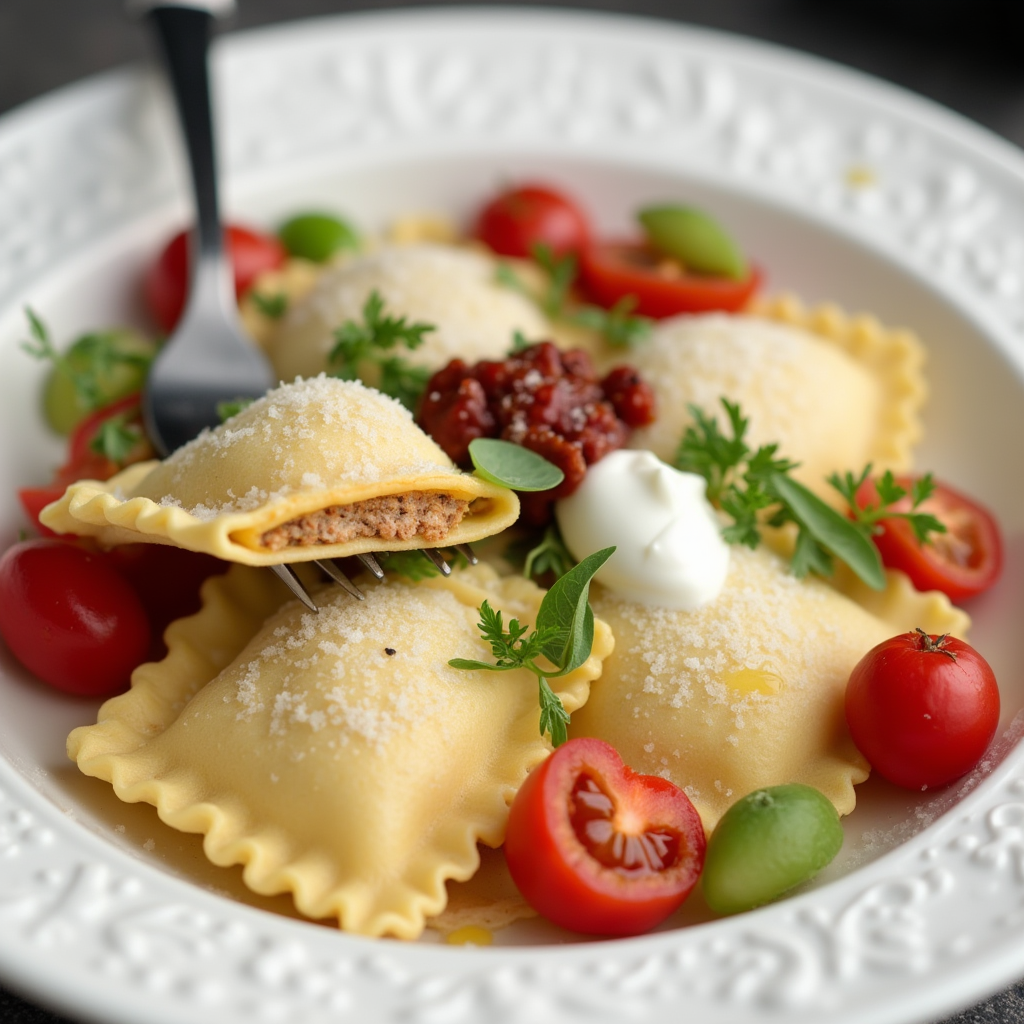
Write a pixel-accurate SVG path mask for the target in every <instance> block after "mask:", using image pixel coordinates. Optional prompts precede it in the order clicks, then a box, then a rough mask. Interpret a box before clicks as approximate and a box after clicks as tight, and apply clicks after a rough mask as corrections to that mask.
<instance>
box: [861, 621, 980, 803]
mask: <svg viewBox="0 0 1024 1024" xmlns="http://www.w3.org/2000/svg"><path fill="white" fill-rule="evenodd" d="M846 721H847V723H848V725H849V727H850V735H851V736H852V737H853V741H854V743H856V744H857V747H858V749H859V750H860V752H861V753H862V754H863V755H864V756H865V757H866V758H867V759H868V761H869V762H870V764H871V766H872V768H874V769H875V770H876V771H877V772H878V773H879V774H880V775H882V776H883V777H884V778H886V779H888V780H889V781H890V782H894V783H896V785H897V786H906V787H907V788H908V789H924V788H926V787H928V786H942V785H945V784H946V783H947V782H952V781H953V780H954V779H958V778H959V777H960V776H961V775H963V774H965V773H966V772H969V771H970V770H971V769H972V768H973V767H974V766H975V765H976V764H977V763H978V761H980V760H981V757H982V755H983V754H984V753H985V751H986V749H987V748H988V745H989V743H990V742H991V740H992V736H993V735H994V734H995V731H996V725H997V724H998V722H999V688H998V687H997V686H996V678H995V675H994V674H993V672H992V669H991V668H990V667H989V664H988V662H986V661H985V659H984V658H983V657H982V656H981V655H980V654H978V652H977V651H976V650H974V648H973V647H971V646H969V645H968V644H966V643H964V642H963V641H962V640H957V639H956V638H955V637H951V636H941V637H936V636H929V635H928V634H927V633H925V632H924V631H923V630H916V631H915V632H912V633H904V634H902V635H901V636H895V637H893V638H892V639H891V640H886V641H884V642H883V643H880V644H879V645H878V646H877V647H873V648H872V649H871V650H870V651H868V653H867V654H865V655H864V657H863V658H862V659H861V660H860V662H858V664H857V666H856V667H855V668H854V670H853V673H852V674H851V676H850V682H849V684H848V685H847V688H846Z"/></svg>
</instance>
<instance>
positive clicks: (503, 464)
mask: <svg viewBox="0 0 1024 1024" xmlns="http://www.w3.org/2000/svg"><path fill="white" fill-rule="evenodd" d="M469 457H470V459H471V460H472V462H473V468H474V469H475V470H476V475H477V476H479V477H482V478H483V479H484V480H488V481H490V482H491V483H492V484H498V486H499V487H509V488H511V489H512V490H514V491H549V490H551V488H552V487H557V486H558V485H559V484H560V483H561V482H562V481H563V480H564V479H565V474H564V473H563V472H562V471H561V470H560V469H559V468H558V467H557V466H556V465H555V464H554V463H553V462H548V460H547V459H545V458H544V456H543V455H538V454H537V453H536V452H534V451H531V450H530V449H529V448H524V447H523V446H522V445H521V444H513V443H512V442H511V441H502V440H501V439H500V438H497V437H477V438H474V439H473V440H472V441H470V442H469Z"/></svg>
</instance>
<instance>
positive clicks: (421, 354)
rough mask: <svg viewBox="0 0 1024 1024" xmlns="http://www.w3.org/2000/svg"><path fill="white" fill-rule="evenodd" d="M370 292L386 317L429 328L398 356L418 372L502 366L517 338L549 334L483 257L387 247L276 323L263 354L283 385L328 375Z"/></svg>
mask: <svg viewBox="0 0 1024 1024" xmlns="http://www.w3.org/2000/svg"><path fill="white" fill-rule="evenodd" d="M374 290H376V291H377V292H378V293H379V294H380V296H381V298H382V299H383V300H384V310H385V312H386V313H387V314H388V315H391V316H404V317H406V318H408V319H409V320H410V322H419V323H428V324H431V325H433V327H434V328H435V329H434V330H433V331H429V332H427V333H426V334H425V335H424V337H423V344H422V345H420V346H419V347H418V348H416V349H414V350H412V351H410V352H407V353H403V358H405V359H407V360H408V361H409V362H410V363H414V364H416V365H418V366H427V367H429V368H431V369H440V368H441V367H442V366H444V365H445V364H446V363H448V362H449V361H450V360H452V359H456V358H458V359H464V360H466V361H467V362H470V363H473V362H476V361H477V360H479V359H498V358H502V357H504V356H505V354H506V353H507V352H508V350H509V349H510V348H511V345H512V339H513V336H514V334H515V332H516V331H517V330H518V331H522V333H523V334H524V335H525V336H526V337H527V338H529V339H530V340H531V341H538V340H540V339H542V338H545V337H547V335H548V332H549V326H548V323H547V320H546V319H545V317H544V316H543V315H542V314H541V313H540V312H539V311H538V309H537V308H536V306H535V305H534V304H533V303H532V302H530V301H529V300H528V299H526V298H524V297H523V296H522V295H520V294H518V293H517V292H515V291H512V290H510V289H508V288H504V287H502V286H501V285H499V284H497V283H496V281H495V263H494V260H492V259H490V258H489V257H487V256H485V255H483V254H482V253H478V252H473V251H470V250H467V249H457V248H455V247H453V246H445V245H436V244H428V243H422V244H418V245H403V246H385V247H384V248H382V249H380V250H379V251H377V252H374V253H370V254H368V255H366V256H362V257H359V258H356V259H353V260H349V261H346V262H344V263H341V264H339V265H338V266H334V267H330V268H328V269H326V270H325V271H324V272H323V274H322V275H321V276H320V278H319V280H318V281H317V283H316V285H315V286H314V287H313V288H312V289H311V290H310V291H309V292H308V293H307V294H306V295H305V296H304V297H303V298H302V299H301V300H300V301H298V302H297V303H295V305H294V306H292V307H291V308H290V309H289V310H288V312H287V313H286V314H285V315H284V317H283V318H282V319H281V320H280V321H279V324H278V327H277V330H276V331H275V333H274V335H273V337H271V338H270V340H269V342H268V345H267V354H268V355H269V356H270V359H271V362H272V363H273V364H274V368H275V369H276V370H277V372H278V375H279V376H280V377H281V379H282V380H291V379H292V378H293V377H295V376H298V375H302V376H311V375H314V374H317V373H320V372H321V371H323V370H325V369H327V361H328V357H329V355H330V352H331V349H332V348H333V347H334V332H335V330H337V328H338V327H340V326H341V325H342V324H343V323H344V322H345V321H347V320H354V321H356V322H361V321H362V319H363V304H364V303H365V302H366V299H367V298H368V297H369V295H370V293H371V292H372V291H374Z"/></svg>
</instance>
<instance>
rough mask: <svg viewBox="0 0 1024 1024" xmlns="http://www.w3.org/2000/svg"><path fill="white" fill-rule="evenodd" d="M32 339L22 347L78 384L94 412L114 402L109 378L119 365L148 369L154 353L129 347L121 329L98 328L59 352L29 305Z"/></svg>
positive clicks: (86, 405)
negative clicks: (119, 330) (118, 330)
mask: <svg viewBox="0 0 1024 1024" xmlns="http://www.w3.org/2000/svg"><path fill="white" fill-rule="evenodd" d="M25 316H26V317H28V324H29V333H30V335H31V340H29V341H26V342H23V343H22V346H21V347H22V350H23V351H25V352H27V353H28V354H29V355H30V356H34V357H35V358H36V359H44V360H47V361H48V362H51V363H52V364H53V365H54V367H55V369H56V370H57V371H58V372H60V373H63V374H64V375H66V376H67V378H68V380H70V381H71V383H72V385H73V386H74V389H75V393H76V395H77V396H78V399H79V401H80V402H81V403H82V407H83V408H84V409H85V410H86V411H88V412H93V411H95V410H96V409H99V408H101V407H102V406H104V405H106V404H107V403H108V402H109V401H110V398H111V396H110V388H109V381H110V380H111V377H112V376H113V374H114V372H115V370H116V368H117V367H118V366H136V367H139V368H141V369H142V370H143V371H145V370H147V369H148V367H149V364H150V363H151V362H152V361H153V353H152V352H149V351H144V350H140V349H138V348H129V347H126V345H125V342H124V337H123V335H122V334H120V333H119V332H117V331H94V332H92V333H89V334H83V335H82V336H81V337H80V338H78V339H77V340H76V341H75V342H74V344H73V345H72V346H71V348H70V349H68V351H67V352H59V351H58V350H57V347H56V346H55V345H54V343H53V339H52V338H51V337H50V332H49V331H48V330H47V328H46V325H45V324H44V323H43V321H42V320H40V319H39V317H38V316H37V315H36V314H35V312H33V310H31V309H29V308H28V307H26V309H25Z"/></svg>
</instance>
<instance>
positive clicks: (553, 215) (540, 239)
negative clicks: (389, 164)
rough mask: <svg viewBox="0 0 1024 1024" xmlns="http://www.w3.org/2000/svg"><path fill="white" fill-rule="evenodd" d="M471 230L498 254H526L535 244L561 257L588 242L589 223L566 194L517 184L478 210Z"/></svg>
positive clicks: (520, 255)
mask: <svg viewBox="0 0 1024 1024" xmlns="http://www.w3.org/2000/svg"><path fill="white" fill-rule="evenodd" d="M473 233H474V235H475V236H476V237H477V238H479V239H480V241H481V242H483V243H484V244H485V245H486V246H488V247H489V248H490V249H492V250H493V251H494V252H496V253H498V255H500V256H518V257H522V258H525V257H528V256H530V255H531V254H532V252H533V248H534V246H535V245H537V244H538V243H539V244H542V245H546V246H547V247H548V248H549V249H551V251H552V252H553V253H554V254H555V255H556V256H563V255H565V254H566V253H570V252H578V251H579V250H580V249H582V248H583V246H585V245H586V244H587V243H588V241H589V240H590V225H589V223H588V222H587V215H586V214H585V213H584V212H583V211H582V210H581V209H580V207H579V206H577V205H576V203H575V202H573V200H571V199H569V198H568V196H566V195H564V194H562V193H561V192H556V191H555V190H554V189H552V188H548V187H547V186H545V185H520V186H519V187H518V188H512V189H509V190H508V191H506V192H502V193H501V194H500V195H498V196H495V197H494V199H492V200H491V201H490V202H489V203H488V204H487V205H486V206H485V207H484V208H483V209H482V210H481V211H480V215H479V217H478V218H477V223H476V228H475V230H474V232H473Z"/></svg>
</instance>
